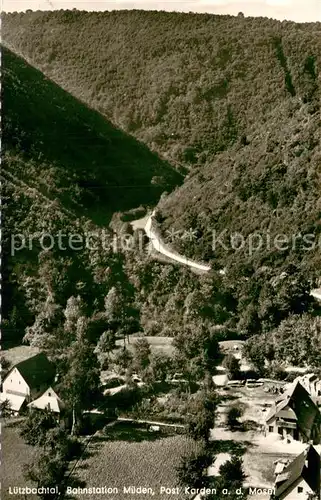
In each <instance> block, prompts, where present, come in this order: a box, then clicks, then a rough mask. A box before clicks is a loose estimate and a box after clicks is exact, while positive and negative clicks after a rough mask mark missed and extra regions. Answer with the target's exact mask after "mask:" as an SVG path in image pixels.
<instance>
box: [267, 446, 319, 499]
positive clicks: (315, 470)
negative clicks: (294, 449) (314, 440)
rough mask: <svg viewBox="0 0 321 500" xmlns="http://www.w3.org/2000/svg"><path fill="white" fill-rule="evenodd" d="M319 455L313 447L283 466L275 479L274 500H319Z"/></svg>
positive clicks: (309, 447)
mask: <svg viewBox="0 0 321 500" xmlns="http://www.w3.org/2000/svg"><path fill="white" fill-rule="evenodd" d="M320 467H321V460H320V455H319V453H318V452H317V450H316V449H315V448H314V446H313V445H309V446H308V447H307V448H306V449H305V450H304V451H303V453H301V454H300V455H299V456H297V457H296V458H295V459H294V460H293V461H292V462H290V463H289V464H287V465H286V464H284V467H283V468H282V470H281V471H280V472H279V473H278V474H277V476H276V479H275V493H274V495H273V496H272V497H271V498H273V499H274V500H300V499H302V500H307V499H308V498H312V497H315V498H317V499H320Z"/></svg>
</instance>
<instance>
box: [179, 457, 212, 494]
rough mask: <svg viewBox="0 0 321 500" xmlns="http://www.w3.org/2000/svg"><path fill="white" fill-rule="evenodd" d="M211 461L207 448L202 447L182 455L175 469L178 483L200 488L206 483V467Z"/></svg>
mask: <svg viewBox="0 0 321 500" xmlns="http://www.w3.org/2000/svg"><path fill="white" fill-rule="evenodd" d="M212 463H213V458H212V456H211V454H210V453H209V451H208V450H206V449H202V450H200V451H199V452H193V453H191V454H190V455H186V456H184V457H182V459H181V463H180V465H179V466H178V467H177V469H176V473H177V477H178V481H179V484H180V485H181V486H183V487H184V486H190V487H191V488H202V487H204V486H206V485H207V483H208V477H207V469H208V467H209V466H210V465H211V464H212Z"/></svg>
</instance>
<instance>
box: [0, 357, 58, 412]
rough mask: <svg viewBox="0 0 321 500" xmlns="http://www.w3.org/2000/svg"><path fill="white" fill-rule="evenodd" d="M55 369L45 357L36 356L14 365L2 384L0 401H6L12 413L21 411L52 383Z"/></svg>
mask: <svg viewBox="0 0 321 500" xmlns="http://www.w3.org/2000/svg"><path fill="white" fill-rule="evenodd" d="M54 376H55V369H54V366H53V365H52V363H50V361H49V360H48V358H47V356H46V355H45V354H43V353H39V354H36V355H35V356H32V357H31V358H29V359H26V360H24V361H21V362H20V363H18V364H17V365H15V366H14V367H13V368H12V369H11V370H10V372H9V373H8V375H7V376H6V377H5V379H4V381H3V383H2V392H1V394H0V400H1V401H5V400H8V401H9V403H10V406H11V409H12V411H13V412H15V413H17V412H19V411H20V410H21V408H22V407H23V405H24V404H25V403H28V402H29V401H31V400H32V399H33V398H34V397H36V396H37V395H38V394H39V393H41V392H42V391H43V390H44V389H46V388H47V387H48V385H49V384H50V383H52V381H53V379H54Z"/></svg>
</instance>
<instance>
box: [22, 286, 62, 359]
mask: <svg viewBox="0 0 321 500" xmlns="http://www.w3.org/2000/svg"><path fill="white" fill-rule="evenodd" d="M62 319H63V314H62V308H61V306H59V305H58V304H56V303H55V300H54V297H53V295H52V294H49V295H48V297H47V299H46V301H45V303H44V304H43V306H42V308H41V310H40V311H39V313H38V314H37V316H36V319H35V321H34V323H33V325H32V326H29V327H27V328H26V334H25V336H24V338H23V340H24V342H28V343H29V344H30V345H31V346H35V347H39V348H41V349H49V348H51V347H52V342H54V344H55V347H57V348H59V347H61V345H59V342H60V340H61V338H59V339H58V338H57V330H58V329H59V328H60V326H61V323H62ZM65 338H66V337H65Z"/></svg>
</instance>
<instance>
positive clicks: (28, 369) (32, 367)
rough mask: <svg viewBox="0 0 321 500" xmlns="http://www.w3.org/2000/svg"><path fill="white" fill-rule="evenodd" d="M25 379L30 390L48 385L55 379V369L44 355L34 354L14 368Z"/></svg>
mask: <svg viewBox="0 0 321 500" xmlns="http://www.w3.org/2000/svg"><path fill="white" fill-rule="evenodd" d="M14 368H17V370H19V373H20V374H21V375H22V377H23V378H24V379H25V381H26V382H27V384H28V385H29V387H30V389H37V388H39V387H41V386H43V385H46V384H48V385H49V384H50V383H51V382H52V381H53V379H54V377H55V367H54V365H53V364H52V363H51V362H50V361H49V359H48V358H47V356H46V355H45V354H44V353H42V352H41V353H39V354H36V355H35V356H32V357H31V358H29V359H26V360H24V361H21V362H20V363H18V364H17V365H15V366H14Z"/></svg>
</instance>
